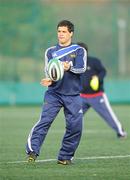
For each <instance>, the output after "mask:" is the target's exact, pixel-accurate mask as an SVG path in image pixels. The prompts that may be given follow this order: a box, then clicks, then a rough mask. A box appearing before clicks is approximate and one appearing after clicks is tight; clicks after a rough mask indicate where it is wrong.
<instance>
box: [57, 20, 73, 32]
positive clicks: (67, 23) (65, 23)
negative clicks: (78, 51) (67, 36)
mask: <svg viewBox="0 0 130 180" xmlns="http://www.w3.org/2000/svg"><path fill="white" fill-rule="evenodd" d="M61 26H65V27H67V28H68V31H69V32H70V33H71V32H74V24H73V23H72V22H70V21H68V20H62V21H60V22H59V23H58V25H57V29H58V27H61Z"/></svg>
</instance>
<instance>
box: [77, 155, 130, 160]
mask: <svg viewBox="0 0 130 180" xmlns="http://www.w3.org/2000/svg"><path fill="white" fill-rule="evenodd" d="M129 157H130V155H119V156H93V157H83V158H76V159H80V160H91V159H94V160H96V159H119V158H129Z"/></svg>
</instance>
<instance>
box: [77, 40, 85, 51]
mask: <svg viewBox="0 0 130 180" xmlns="http://www.w3.org/2000/svg"><path fill="white" fill-rule="evenodd" d="M77 44H78V45H79V46H81V47H83V48H84V49H86V51H88V46H87V44H86V43H83V42H77Z"/></svg>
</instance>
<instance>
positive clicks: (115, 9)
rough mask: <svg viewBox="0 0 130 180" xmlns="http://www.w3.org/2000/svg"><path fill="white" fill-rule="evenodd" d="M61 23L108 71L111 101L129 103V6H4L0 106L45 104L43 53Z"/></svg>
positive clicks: (107, 2) (94, 0)
mask: <svg viewBox="0 0 130 180" xmlns="http://www.w3.org/2000/svg"><path fill="white" fill-rule="evenodd" d="M63 19H68V20H70V21H72V22H73V23H74V24H75V35H74V39H73V41H74V42H77V41H83V42H85V43H87V44H88V47H89V55H93V56H96V57H98V58H100V59H101V60H102V63H103V64H104V65H105V67H106V69H107V71H108V73H107V77H106V79H105V90H106V93H107V95H108V97H109V98H110V101H111V102H112V103H130V60H129V59H130V37H129V36H130V0H22V1H21V0H11V1H10V0H0V27H1V28H0V105H15V104H16V105H17V104H24V105H26V104H41V103H42V101H43V95H44V92H45V90H46V89H45V88H43V87H41V85H40V84H39V83H40V80H41V78H43V77H44V52H45V49H46V48H48V47H49V46H52V45H55V44H56V43H57V34H56V26H57V23H58V22H59V21H60V20H63Z"/></svg>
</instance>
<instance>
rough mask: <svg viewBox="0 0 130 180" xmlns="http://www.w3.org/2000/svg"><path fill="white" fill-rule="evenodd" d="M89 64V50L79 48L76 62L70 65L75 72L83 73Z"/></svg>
mask: <svg viewBox="0 0 130 180" xmlns="http://www.w3.org/2000/svg"><path fill="white" fill-rule="evenodd" d="M86 66H87V51H86V50H85V49H84V48H82V47H81V48H79V49H78V50H77V51H76V57H75V60H74V62H72V64H71V66H70V71H71V72H73V73H75V74H81V73H84V72H85V71H86Z"/></svg>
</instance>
